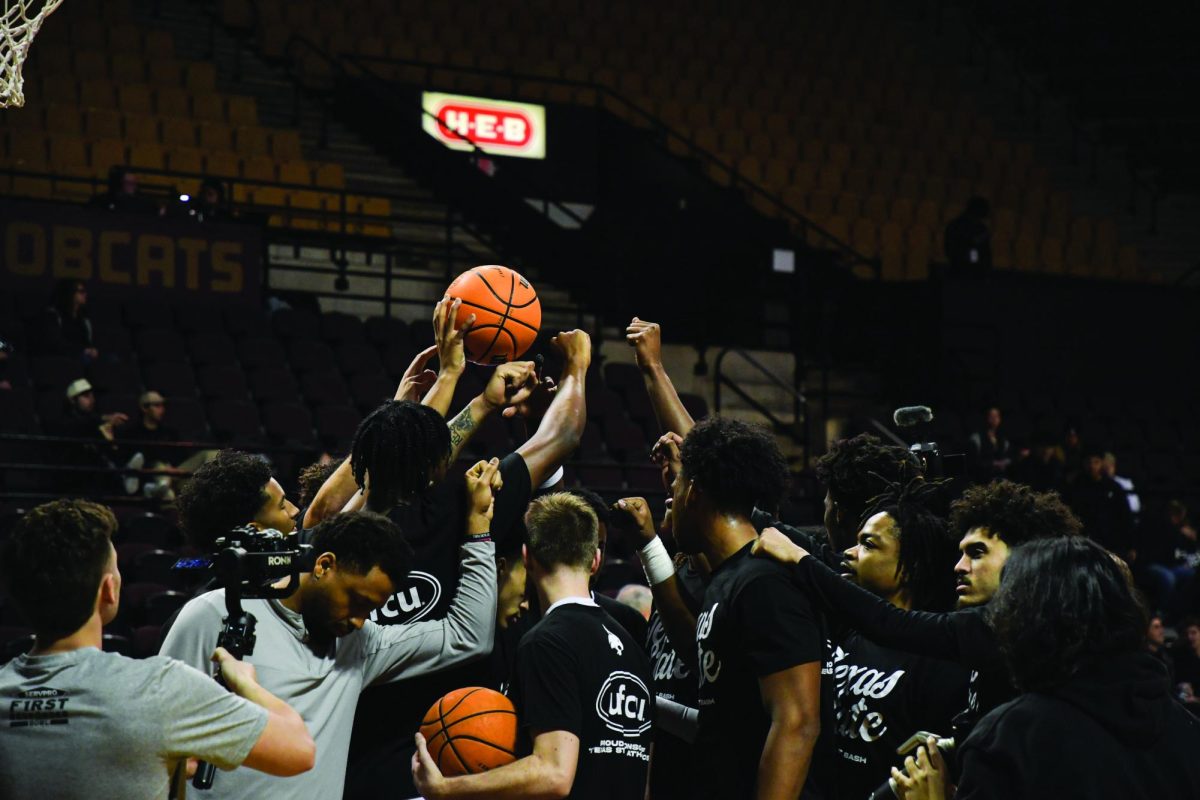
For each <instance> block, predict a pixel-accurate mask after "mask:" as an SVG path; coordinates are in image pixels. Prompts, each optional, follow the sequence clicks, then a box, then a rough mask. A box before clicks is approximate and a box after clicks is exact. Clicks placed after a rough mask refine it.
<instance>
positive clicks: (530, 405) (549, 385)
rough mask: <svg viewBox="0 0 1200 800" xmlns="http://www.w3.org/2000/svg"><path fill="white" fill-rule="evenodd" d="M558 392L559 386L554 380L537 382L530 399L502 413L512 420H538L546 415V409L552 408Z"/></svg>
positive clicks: (511, 406) (545, 379) (548, 378)
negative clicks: (516, 418)
mask: <svg viewBox="0 0 1200 800" xmlns="http://www.w3.org/2000/svg"><path fill="white" fill-rule="evenodd" d="M557 391H558V384H557V383H555V382H554V379H553V378H550V377H544V378H542V379H540V380H539V381H538V382H537V386H535V387H534V389H533V391H532V392H530V394H529V397H527V398H526V399H525V400H523V401H521V402H519V403H514V404H513V405H510V406H509V407H508V408H506V409H504V411H503V412H501V413H502V415H503V416H504V417H505V419H512V418H514V417H520V418H521V419H538V418H540V417H542V416H543V415H544V414H545V413H546V409H547V408H549V407H550V403H551V402H552V401H553V400H554V394H555V393H556V392H557Z"/></svg>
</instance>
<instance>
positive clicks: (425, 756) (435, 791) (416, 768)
mask: <svg viewBox="0 0 1200 800" xmlns="http://www.w3.org/2000/svg"><path fill="white" fill-rule="evenodd" d="M416 743H417V751H416V752H415V753H413V757H412V775H413V785H414V786H416V787H417V793H418V794H419V795H420V796H421V797H424V798H426V799H427V800H436V798H438V797H441V796H442V791H443V788H444V786H445V783H446V778H445V776H443V775H442V771H441V770H440V769H438V765H437V764H436V763H435V762H434V760H433V756H431V755H429V747H428V746H427V745H426V744H425V737H424V736H422V735H421V734H419V733H418V734H417V738H416Z"/></svg>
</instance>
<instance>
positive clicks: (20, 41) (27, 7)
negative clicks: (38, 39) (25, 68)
mask: <svg viewBox="0 0 1200 800" xmlns="http://www.w3.org/2000/svg"><path fill="white" fill-rule="evenodd" d="M62 1H63V0H4V17H3V18H2V19H0V108H8V107H10V106H22V105H25V92H24V91H23V89H24V84H25V82H24V80H23V79H22V78H21V66H22V65H23V64H24V63H25V58H26V56H28V55H29V46H30V45H31V44H32V43H33V37H34V36H36V35H37V32H38V28H40V27H42V22H44V21H45V19H46V17H48V16H50V14H52V13H53V12H54V9H56V8H58V7H59V6H60V5H61V4H62Z"/></svg>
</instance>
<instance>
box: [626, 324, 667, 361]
mask: <svg viewBox="0 0 1200 800" xmlns="http://www.w3.org/2000/svg"><path fill="white" fill-rule="evenodd" d="M625 341H626V342H628V343H629V346H630V347H632V348H633V357H634V359H635V360H636V361H637V365H638V366H639V367H641V369H642V371H643V372H647V371H650V370H653V369H658V368H659V367H661V366H662V328H661V327H659V324H658V323H657V322H647V321H646V320H642V319H638V318H637V317H634V318H633V321H632V322H630V323H629V325H628V327H626V328H625Z"/></svg>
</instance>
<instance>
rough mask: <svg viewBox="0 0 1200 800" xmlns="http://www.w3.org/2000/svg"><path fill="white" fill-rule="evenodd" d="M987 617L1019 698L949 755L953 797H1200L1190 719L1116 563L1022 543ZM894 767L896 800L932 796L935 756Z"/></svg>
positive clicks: (1070, 548)
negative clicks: (955, 777) (956, 772)
mask: <svg viewBox="0 0 1200 800" xmlns="http://www.w3.org/2000/svg"><path fill="white" fill-rule="evenodd" d="M988 618H989V621H990V623H991V625H992V627H993V629H994V630H995V631H996V636H997V638H998V640H999V643H1000V648H1001V650H1002V651H1003V652H1004V657H1005V660H1006V661H1007V663H1008V664H1009V667H1010V669H1011V671H1012V676H1013V680H1014V682H1015V683H1016V685H1017V686H1018V687H1019V688H1020V690H1021V691H1022V694H1021V695H1020V696H1019V697H1018V698H1016V699H1015V700H1013V701H1011V702H1009V703H1005V704H1004V705H1002V706H1000V707H999V708H997V709H995V710H993V711H992V712H991V713H990V714H988V715H987V716H985V717H984V718H983V719H982V720H981V721H980V722H979V724H978V725H977V726H976V727H975V730H974V731H973V732H972V733H971V735H970V736H969V737H968V738H967V740H966V741H965V742H963V743H962V745H961V746H960V748H959V763H960V764H961V766H962V776H961V778H960V780H959V784H958V791H957V795H956V796H959V797H963V798H967V797H970V798H980V799H981V800H983V799H985V798H1012V797H1086V798H1089V800H1104V798H1121V800H1138V799H1139V798H1147V799H1148V798H1193V797H1197V796H1200V760H1197V759H1196V753H1197V752H1200V721H1197V720H1196V719H1195V718H1194V717H1192V716H1191V715H1190V714H1189V713H1188V712H1187V711H1186V710H1185V709H1184V708H1183V706H1181V705H1180V704H1179V703H1178V702H1176V701H1175V699H1174V698H1173V697H1172V696H1171V686H1170V683H1169V682H1168V680H1167V673H1166V670H1165V669H1164V667H1163V665H1162V664H1161V663H1159V662H1157V661H1156V660H1155V659H1154V657H1153V656H1152V655H1150V654H1149V653H1147V652H1145V647H1144V641H1145V637H1146V611H1145V609H1144V607H1143V606H1142V605H1141V602H1140V600H1139V599H1138V597H1137V593H1136V590H1135V589H1134V588H1133V587H1132V585H1131V583H1130V579H1129V574H1128V570H1127V569H1126V568H1125V567H1124V565H1123V564H1121V563H1120V562H1119V561H1117V560H1116V559H1115V558H1113V557H1112V556H1111V555H1110V554H1109V553H1108V552H1106V551H1105V550H1104V549H1103V548H1102V547H1100V546H1099V545H1097V544H1096V543H1094V542H1092V541H1089V540H1087V539H1085V538H1083V537H1072V538H1058V539H1047V540H1043V541H1037V542H1030V543H1029V544H1027V545H1025V546H1023V547H1020V548H1018V549H1017V551H1016V552H1015V553H1014V554H1013V556H1012V558H1010V559H1009V561H1008V564H1007V566H1006V567H1005V570H1004V579H1003V581H1002V582H1001V585H1000V589H999V591H998V592H997V593H996V596H995V597H994V598H993V600H992V602H991V604H990V606H989V609H988ZM906 766H907V767H908V769H907V772H908V775H900V774H895V775H894V776H893V777H894V778H895V779H896V782H897V784H899V786H900V787H901V788H902V790H903V797H904V798H905V800H940V798H941V797H943V796H944V792H945V789H944V788H943V787H945V786H946V784H947V783H948V781H947V779H946V777H945V766H944V764H943V763H942V762H941V759H940V758H939V757H938V756H937V755H936V754H935V755H934V756H933V758H929V757H928V756H927V754H926V753H918V754H917V758H916V759H915V761H912V762H910V763H908V764H907V765H906ZM939 790H940V791H939Z"/></svg>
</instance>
